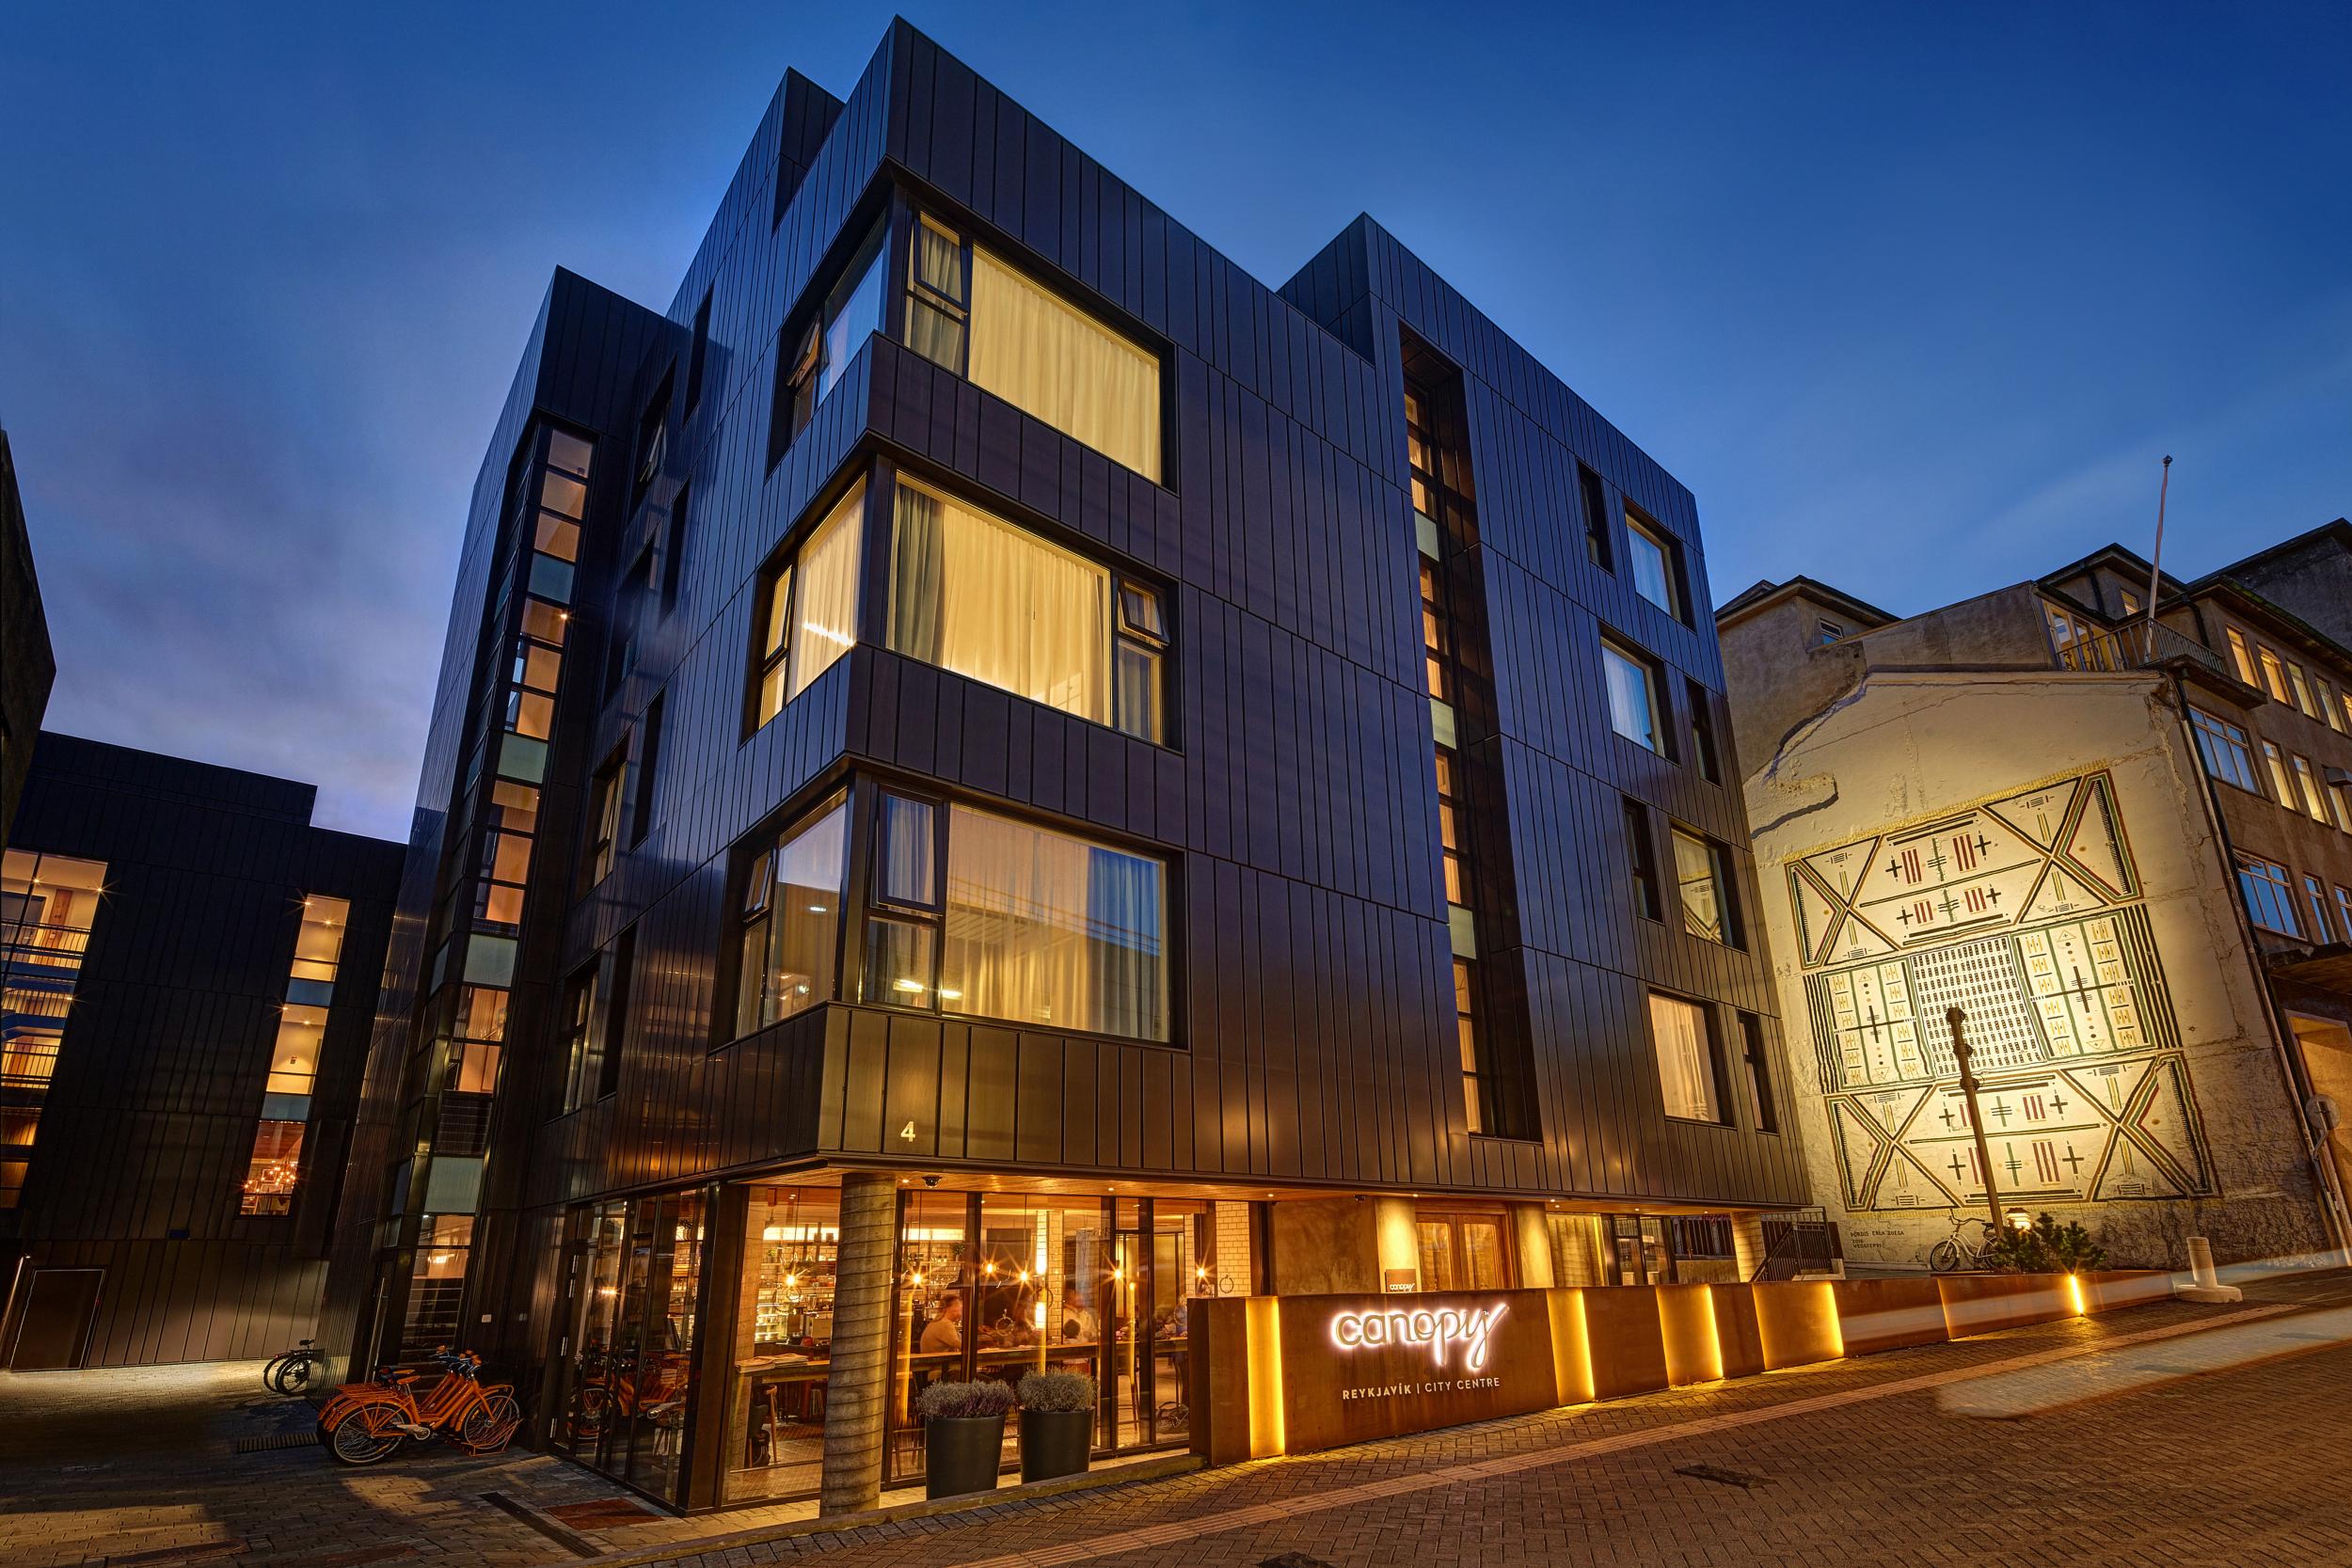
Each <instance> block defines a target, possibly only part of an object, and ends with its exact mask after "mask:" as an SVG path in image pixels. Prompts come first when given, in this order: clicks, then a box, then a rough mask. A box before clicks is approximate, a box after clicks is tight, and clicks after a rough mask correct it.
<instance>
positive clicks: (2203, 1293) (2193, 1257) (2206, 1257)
mask: <svg viewBox="0 0 2352 1568" xmlns="http://www.w3.org/2000/svg"><path fill="white" fill-rule="evenodd" d="M2188 1280H2189V1282H2188V1283H2187V1284H2186V1285H2175V1286H2173V1287H2172V1293H2173V1294H2174V1295H2176V1296H2178V1297H2179V1298H2180V1299H2181V1300H2183V1301H2244V1300H2245V1299H2246V1292H2245V1291H2241V1290H2239V1289H2238V1288H2237V1287H2236V1286H2234V1285H2224V1284H2222V1283H2221V1276H2220V1275H2218V1274H2217V1273H2215V1272H2214V1266H2213V1243H2211V1242H2209V1241H2207V1240H2206V1239H2205V1238H2204V1237H2202V1236H2191V1237H2190V1238H2189V1239H2188Z"/></svg>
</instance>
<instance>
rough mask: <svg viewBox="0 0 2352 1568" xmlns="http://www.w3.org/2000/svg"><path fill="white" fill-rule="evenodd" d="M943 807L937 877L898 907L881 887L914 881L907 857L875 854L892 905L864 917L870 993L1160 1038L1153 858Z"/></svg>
mask: <svg viewBox="0 0 2352 1568" xmlns="http://www.w3.org/2000/svg"><path fill="white" fill-rule="evenodd" d="M883 799H884V801H885V806H884V809H883V811H882V814H881V817H882V821H883V822H884V824H885V831H886V829H887V824H888V823H889V822H890V820H891V816H890V808H889V807H888V805H887V801H888V799H889V798H888V797H887V796H885V797H884V798H883ZM946 811H947V847H946V879H945V886H944V888H941V887H938V886H934V887H933V888H931V889H929V890H924V891H927V892H928V894H929V896H928V897H925V898H921V899H908V900H906V901H905V902H904V903H903V904H899V905H895V906H894V905H893V902H892V899H891V898H890V897H889V896H888V895H891V894H898V895H906V894H908V893H909V892H911V891H914V889H913V888H912V887H911V886H910V884H909V883H908V881H907V880H905V878H906V876H907V875H908V873H907V872H906V869H905V868H906V862H905V858H904V856H900V855H894V854H893V853H892V852H890V851H889V850H888V849H884V850H883V851H882V853H880V854H878V855H877V856H876V858H875V863H876V868H877V873H876V875H877V880H876V885H875V889H874V895H875V901H876V903H877V904H878V905H884V906H892V907H891V908H890V909H889V910H888V911H887V912H877V913H875V914H873V915H871V916H869V917H868V919H867V922H866V956H865V963H866V976H865V994H866V1001H868V1002H878V1003H885V1004H888V1005H891V1006H901V1007H933V1008H936V1009H938V1010H939V1011H942V1012H946V1013H956V1014H964V1015H970V1016H975V1017H980V1018H999V1019H1006V1020H1009V1021H1011V1022H1020V1023H1028V1024H1034V1025H1038V1026H1040V1027H1044V1028H1053V1029H1064V1030H1075V1031H1083V1032H1086V1033H1090V1034H1104V1035H1122V1036H1126V1037H1132V1038H1136V1039H1149V1040H1165V1039H1167V1038H1168V964H1167V958H1166V953H1165V950H1164V947H1163V943H1162V937H1161V933H1162V930H1163V929H1164V923H1165V920H1166V914H1167V894H1166V889H1165V886H1164V880H1165V872H1166V868H1165V867H1164V866H1163V865H1162V863H1160V862H1159V861H1157V860H1153V859H1151V858H1148V857H1146V856H1142V855H1132V854H1128V853H1127V852H1125V851H1124V850H1120V849H1113V848H1111V847H1108V846H1105V845H1101V844H1095V843H1092V842H1089V840H1086V839H1082V838H1075V837H1073V836H1071V835H1070V834H1067V833H1059V832H1053V831H1052V830H1050V829H1046V828H1040V827H1034V826H1032V825H1030V824H1028V823H1025V822H1017V821H1014V820H1013V819H1012V818H1010V817H1006V816H995V815H993V813H989V812H982V811H975V810H973V809H972V808H970V807H967V806H961V805H958V806H950V807H947V808H946ZM884 879H888V880H887V881H885V880H884ZM930 911H940V912H936V913H934V912H930Z"/></svg>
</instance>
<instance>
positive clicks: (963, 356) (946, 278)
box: [907, 216, 1160, 480]
mask: <svg viewBox="0 0 2352 1568" xmlns="http://www.w3.org/2000/svg"><path fill="white" fill-rule="evenodd" d="M907 344H908V346H909V347H911V348H913V349H914V351H915V352H916V353H918V354H921V355H923V356H925V357H926V358H929V359H930V360H932V361H933V362H935V363H937V364H938V365H940V366H942V367H943V368H945V369H946V370H950V371H953V372H956V373H957V374H959V375H962V376H965V377H967V378H968V379H970V380H971V382H972V383H973V384H974V385H975V386H977V387H980V388H985V389H986V390H988V391H991V392H993V393H995V394H996V395H997V396H998V397H1001V398H1003V399H1004V400H1005V401H1006V402H1008V403H1010V404H1013V405H1014V406H1015V407H1017V408H1020V409H1022V410H1023V411H1024V412H1025V413H1028V414H1031V415H1034V416H1035V417H1037V418H1038V419H1041V420H1044V421H1045V422H1046V423H1047V424H1050V425H1052V426H1053V427H1054V428H1055V429H1057V430H1059V431H1061V432H1062V433H1063V434H1064V435H1067V436H1073V437H1074V438H1075V439H1077V440H1079V441H1081V442H1083V443H1085V444H1086V445H1088V446H1089V447H1092V448H1093V449H1094V450H1095V451H1099V452H1101V453H1103V454H1104V456H1106V457H1108V458H1110V459H1112V460H1113V461H1114V462H1118V463H1122V464H1124V465H1126V466H1127V467H1130V468H1133V469H1134V470H1135V471H1136V472H1137V473H1139V474H1141V475H1143V476H1144V477H1145V478H1146V479H1151V480H1157V479H1158V478H1159V477H1160V361H1159V357H1158V356H1156V355H1154V354H1152V352H1151V351H1149V350H1148V349H1145V348H1143V347H1141V346H1140V345H1139V344H1137V343H1136V342H1135V341H1132V340H1130V339H1129V338H1127V337H1126V336H1125V335H1124V334H1122V333H1120V332H1117V331H1115V330H1113V329H1112V328H1110V327H1108V326H1105V325H1104V324H1103V323H1102V322H1100V321H1098V320H1096V319H1095V318H1094V317H1093V316H1092V315H1090V314H1089V313H1088V312H1086V311H1084V310H1081V309H1078V308H1076V307H1075V306H1073V305H1071V304H1070V303H1068V302H1067V301H1065V300H1064V299H1062V297H1061V296H1060V295H1058V294H1057V293H1053V292H1052V291H1051V290H1048V289H1045V288H1042V287H1041V286H1040V285H1038V284H1037V283H1035V282H1033V281H1031V280H1030V279H1029V278H1028V277H1026V276H1025V275H1024V274H1023V273H1021V272H1020V271H1019V270H1017V269H1016V268H1014V267H1012V266H1011V265H1009V264H1008V263H1007V262H1005V261H1002V260H1000V259H998V258H997V257H995V256H993V255H992V254H990V252H989V251H988V250H987V249H986V248H985V247H983V246H980V245H972V244H969V243H968V242H966V241H964V240H963V239H962V237H961V236H960V235H958V234H957V233H956V232H955V231H953V230H949V229H947V228H946V227H945V226H944V225H942V224H940V223H939V222H938V221H936V220H935V219H932V218H930V217H928V216H927V217H925V218H924V219H923V220H922V223H921V224H920V226H919V227H918V228H917V230H916V231H915V236H914V247H913V253H912V255H911V256H910V257H909V258H908V278H907Z"/></svg>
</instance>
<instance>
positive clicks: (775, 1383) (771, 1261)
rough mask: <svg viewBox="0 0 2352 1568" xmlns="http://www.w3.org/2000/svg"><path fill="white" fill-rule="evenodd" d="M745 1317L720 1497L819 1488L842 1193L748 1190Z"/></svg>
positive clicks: (737, 1341)
mask: <svg viewBox="0 0 2352 1568" xmlns="http://www.w3.org/2000/svg"><path fill="white" fill-rule="evenodd" d="M748 1210H749V1212H748V1217H747V1220H746V1226H747V1229H746V1234H745V1236H744V1249H745V1251H746V1253H747V1254H748V1255H749V1256H748V1258H747V1259H746V1262H745V1268H744V1281H745V1295H746V1297H747V1299H746V1301H745V1303H744V1306H743V1312H744V1317H743V1319H741V1320H739V1323H738V1324H737V1332H736V1336H735V1350H736V1356H735V1365H736V1384H735V1388H734V1390H733V1398H732V1400H731V1405H732V1416H733V1419H732V1421H731V1423H730V1431H731V1432H732V1433H735V1434H737V1435H736V1436H735V1437H734V1439H733V1440H732V1449H731V1453H730V1457H729V1459H728V1461H727V1476H726V1499H725V1500H726V1501H728V1502H731V1503H732V1502H743V1501H747V1500H751V1499H755V1498H761V1497H792V1496H796V1495H799V1494H803V1493H809V1492H814V1491H816V1490H817V1487H818V1481H819V1479H820V1477H821V1474H822V1470H823V1459H824V1440H825V1400H826V1395H827V1393H828V1391H829V1386H830V1384H829V1380H830V1378H831V1376H832V1370H833V1300H834V1267H835V1263H836V1261H837V1259H838V1256H839V1248H840V1243H841V1203H840V1195H839V1194H838V1193H836V1192H834V1191H831V1190H829V1189H827V1188H823V1187H775V1186H756V1187H755V1188H753V1190H752V1196H751V1202H750V1204H749V1205H748Z"/></svg>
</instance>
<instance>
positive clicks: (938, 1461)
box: [923, 1416, 1005, 1497]
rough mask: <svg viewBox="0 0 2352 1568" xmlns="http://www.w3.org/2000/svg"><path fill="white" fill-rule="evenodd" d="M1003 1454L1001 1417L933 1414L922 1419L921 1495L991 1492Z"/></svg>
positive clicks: (1003, 1425)
mask: <svg viewBox="0 0 2352 1568" xmlns="http://www.w3.org/2000/svg"><path fill="white" fill-rule="evenodd" d="M1004 1455H1005V1418H1004V1417H1002V1416H949V1417H933V1418H931V1419H930V1420H929V1421H926V1422H924V1423H923V1495H924V1496H925V1497H961V1496H962V1495H963V1494H964V1493H966V1492H993V1491H994V1490H995V1488H996V1467H997V1466H998V1465H1000V1464H1002V1463H1003V1462H1004Z"/></svg>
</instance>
